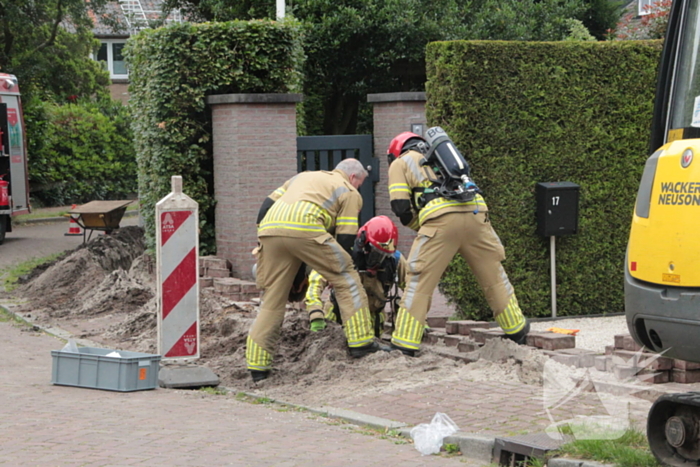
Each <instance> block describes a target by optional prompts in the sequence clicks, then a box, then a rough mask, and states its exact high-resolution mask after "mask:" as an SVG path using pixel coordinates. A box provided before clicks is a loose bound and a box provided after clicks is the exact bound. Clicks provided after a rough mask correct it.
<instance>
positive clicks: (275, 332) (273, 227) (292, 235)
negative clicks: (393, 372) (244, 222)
mask: <svg viewBox="0 0 700 467" xmlns="http://www.w3.org/2000/svg"><path fill="white" fill-rule="evenodd" d="M366 177H367V171H366V170H365V169H364V167H363V166H362V164H361V163H360V161H358V160H357V159H352V158H349V159H345V160H343V161H341V162H340V163H339V164H338V165H337V166H336V168H335V170H333V171H332V172H328V171H314V172H302V173H300V174H297V175H296V176H295V177H293V178H291V179H290V180H288V181H286V182H285V183H284V185H282V186H281V187H279V188H278V189H277V190H275V191H274V192H273V193H272V194H270V196H268V198H266V199H265V201H264V202H263V204H262V206H261V208H260V212H259V213H258V241H259V244H260V245H259V247H258V251H257V270H256V279H255V280H256V284H257V286H258V288H260V289H262V291H263V293H262V300H261V303H260V311H259V312H258V316H257V318H256V319H255V321H254V322H253V325H252V326H251V328H250V332H249V334H248V339H247V341H246V362H247V368H248V370H250V372H251V376H252V378H253V381H260V380H263V379H265V378H267V377H268V376H269V373H270V368H271V363H272V355H273V353H274V349H275V347H276V344H277V340H278V338H279V334H280V328H281V327H282V321H283V319H284V312H285V305H286V303H287V299H288V297H289V291H290V287H291V286H292V283H293V281H294V278H295V276H296V275H297V272H298V271H299V268H300V265H301V264H302V263H306V264H307V265H308V266H309V267H310V268H312V269H315V270H316V271H318V272H319V273H321V274H322V275H323V277H326V278H328V280H329V281H331V282H332V283H333V286H334V288H335V292H336V296H337V299H338V303H339V304H340V311H341V313H342V316H343V322H344V323H345V326H344V331H345V336H346V338H347V341H348V347H349V349H350V354H351V356H353V357H362V356H364V355H366V354H368V353H370V352H376V351H377V350H384V351H389V350H390V348H389V347H388V346H385V345H382V344H380V343H378V342H376V341H375V339H374V332H373V329H372V318H371V316H370V313H369V307H368V304H367V295H366V293H365V291H364V288H363V287H362V283H361V281H360V277H359V275H358V273H357V271H356V270H355V267H354V264H353V261H352V257H351V256H350V252H351V250H352V246H353V243H354V240H355V236H356V234H357V230H358V225H357V215H358V213H359V212H360V209H361V208H362V197H361V196H360V193H359V192H358V191H357V190H358V188H359V187H360V186H361V185H362V183H363V182H364V180H365V178H366Z"/></svg>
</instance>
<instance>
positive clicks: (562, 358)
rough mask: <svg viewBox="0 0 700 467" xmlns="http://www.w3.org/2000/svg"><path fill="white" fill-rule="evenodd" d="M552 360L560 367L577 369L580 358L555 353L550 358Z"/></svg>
mask: <svg viewBox="0 0 700 467" xmlns="http://www.w3.org/2000/svg"><path fill="white" fill-rule="evenodd" d="M549 358H551V359H552V360H554V361H555V362H559V363H561V364H562V365H568V366H574V367H577V368H578V367H579V360H580V358H581V357H580V356H578V355H567V354H563V353H558V352H557V353H555V354H554V355H552V356H550V357H549Z"/></svg>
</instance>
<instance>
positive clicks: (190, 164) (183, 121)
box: [126, 20, 303, 255]
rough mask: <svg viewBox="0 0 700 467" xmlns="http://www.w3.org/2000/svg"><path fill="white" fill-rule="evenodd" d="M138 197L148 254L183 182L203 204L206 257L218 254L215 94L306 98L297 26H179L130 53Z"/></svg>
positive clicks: (135, 42)
mask: <svg viewBox="0 0 700 467" xmlns="http://www.w3.org/2000/svg"><path fill="white" fill-rule="evenodd" d="M126 56H127V63H128V65H129V79H130V82H131V85H130V87H129V91H130V94H131V100H130V106H131V108H132V109H133V114H134V123H133V129H134V139H135V145H136V154H137V162H138V181H139V198H140V200H141V212H142V215H143V218H144V223H145V227H146V237H147V243H148V246H149V247H151V248H152V247H153V246H154V242H155V219H154V217H155V204H156V203H157V202H158V201H159V200H160V199H161V198H163V197H164V196H166V195H167V194H168V193H169V192H170V188H171V183H170V180H171V177H172V176H173V175H182V178H183V191H184V193H186V194H187V195H188V196H190V197H191V198H193V199H194V200H195V201H197V202H198V203H199V212H200V252H201V254H202V255H206V254H212V253H215V249H216V245H215V232H214V204H215V201H214V198H213V187H212V186H213V185H212V167H213V163H212V142H211V115H210V112H209V111H208V109H207V108H206V105H205V99H206V96H207V95H210V94H230V93H291V92H299V89H300V78H301V73H300V69H301V66H302V61H303V51H302V48H301V43H300V35H299V26H298V24H297V23H295V22H294V21H293V20H288V21H283V22H275V21H232V22H226V23H202V24H190V23H178V24H173V25H170V26H167V27H164V28H160V29H155V30H151V29H147V30H144V31H142V32H141V33H139V34H138V35H137V36H135V37H133V38H132V39H130V40H129V42H128V44H127V48H126Z"/></svg>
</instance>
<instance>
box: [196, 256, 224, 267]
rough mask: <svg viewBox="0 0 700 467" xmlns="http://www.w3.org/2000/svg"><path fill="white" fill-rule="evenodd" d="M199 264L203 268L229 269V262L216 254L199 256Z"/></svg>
mask: <svg viewBox="0 0 700 467" xmlns="http://www.w3.org/2000/svg"><path fill="white" fill-rule="evenodd" d="M199 265H200V266H201V267H204V268H218V269H231V263H229V262H228V260H227V259H225V258H219V257H217V256H200V257H199Z"/></svg>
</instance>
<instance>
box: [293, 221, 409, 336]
mask: <svg viewBox="0 0 700 467" xmlns="http://www.w3.org/2000/svg"><path fill="white" fill-rule="evenodd" d="M398 242H399V232H398V229H397V228H396V225H394V223H393V222H392V221H391V219H389V218H388V217H386V216H377V217H373V218H372V219H370V220H369V221H367V222H366V223H365V225H363V226H362V227H360V230H359V231H358V232H357V238H356V239H355V244H354V246H353V250H352V257H353V261H354V263H355V268H356V269H357V271H358V272H359V273H360V279H361V280H362V285H363V287H364V289H365V292H366V293H367V298H368V300H369V310H370V313H371V315H372V320H373V324H374V335H375V337H381V333H382V329H383V326H384V307H385V306H386V304H387V302H392V301H393V300H396V299H397V298H398V295H397V288H401V289H403V287H404V285H405V278H406V269H407V268H406V266H407V265H406V259H405V258H404V257H403V255H402V254H401V253H400V252H399V250H397V249H396V246H397V244H398ZM327 285H328V282H327V281H326V280H325V279H324V278H323V276H321V274H319V273H318V272H316V271H311V274H310V275H309V288H308V290H307V292H306V309H307V310H309V320H310V324H309V327H310V329H311V330H312V331H321V330H323V329H325V327H326V320H329V321H336V322H338V323H340V324H342V323H343V321H342V317H341V315H340V312H339V310H338V308H339V307H338V303H337V298H336V297H335V292H334V290H331V298H330V300H329V301H328V302H327V303H325V304H324V303H323V300H322V299H321V294H322V293H323V290H324V289H325V288H326V286H327Z"/></svg>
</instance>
